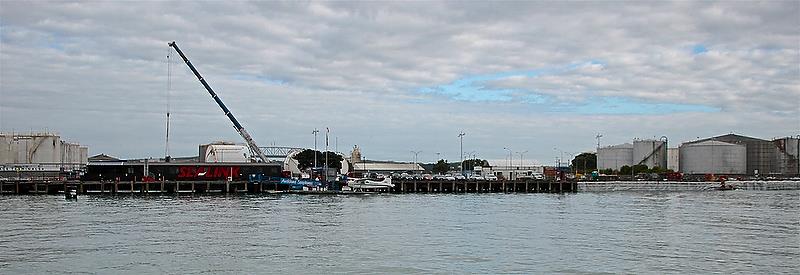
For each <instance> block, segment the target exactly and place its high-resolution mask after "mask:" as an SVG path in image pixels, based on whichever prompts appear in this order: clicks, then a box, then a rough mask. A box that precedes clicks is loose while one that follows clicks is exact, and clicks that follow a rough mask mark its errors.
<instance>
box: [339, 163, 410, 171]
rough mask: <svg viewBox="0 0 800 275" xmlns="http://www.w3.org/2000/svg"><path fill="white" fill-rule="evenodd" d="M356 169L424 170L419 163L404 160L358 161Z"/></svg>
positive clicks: (354, 167)
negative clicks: (403, 161) (404, 161)
mask: <svg viewBox="0 0 800 275" xmlns="http://www.w3.org/2000/svg"><path fill="white" fill-rule="evenodd" d="M353 170H355V171H424V170H425V169H424V168H422V166H420V165H419V164H416V163H402V162H356V163H353Z"/></svg>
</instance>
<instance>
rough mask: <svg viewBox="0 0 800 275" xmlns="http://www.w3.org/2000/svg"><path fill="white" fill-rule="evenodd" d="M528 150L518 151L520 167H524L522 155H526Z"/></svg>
mask: <svg viewBox="0 0 800 275" xmlns="http://www.w3.org/2000/svg"><path fill="white" fill-rule="evenodd" d="M527 152H528V151H527V150H526V151H522V152H517V154H519V167H522V155H524V154H525V153H527Z"/></svg>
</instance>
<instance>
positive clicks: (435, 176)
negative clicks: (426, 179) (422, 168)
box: [433, 175, 445, 180]
mask: <svg viewBox="0 0 800 275" xmlns="http://www.w3.org/2000/svg"><path fill="white" fill-rule="evenodd" d="M433 179H435V180H444V179H445V177H444V175H433Z"/></svg>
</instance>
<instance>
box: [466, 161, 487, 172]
mask: <svg viewBox="0 0 800 275" xmlns="http://www.w3.org/2000/svg"><path fill="white" fill-rule="evenodd" d="M475 166H489V162H488V161H487V160H485V159H465V160H464V170H465V171H469V170H472V169H474V168H475Z"/></svg>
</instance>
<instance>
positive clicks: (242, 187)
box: [0, 180, 578, 195]
mask: <svg viewBox="0 0 800 275" xmlns="http://www.w3.org/2000/svg"><path fill="white" fill-rule="evenodd" d="M394 184H395V186H394V188H391V189H389V193H396V194H406V193H563V192H575V191H577V190H578V184H577V182H574V181H544V180H518V181H438V180H416V181H414V180H397V181H394ZM67 190H75V191H76V192H77V194H81V195H85V194H209V193H211V194H214V193H220V194H232V193H264V194H374V193H376V192H352V191H351V192H348V191H344V192H343V191H302V190H286V189H285V188H283V189H281V188H280V186H279V185H278V184H277V183H258V182H248V181H150V182H141V181H56V180H8V181H0V194H3V195H11V194H20V195H22V194H63V193H64V192H65V191H67Z"/></svg>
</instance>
